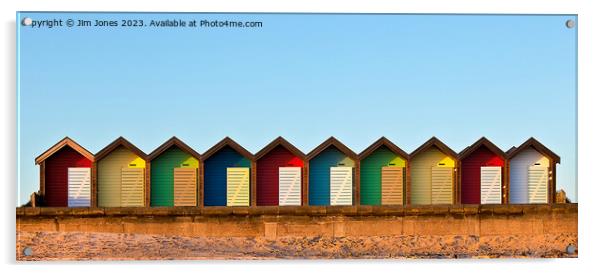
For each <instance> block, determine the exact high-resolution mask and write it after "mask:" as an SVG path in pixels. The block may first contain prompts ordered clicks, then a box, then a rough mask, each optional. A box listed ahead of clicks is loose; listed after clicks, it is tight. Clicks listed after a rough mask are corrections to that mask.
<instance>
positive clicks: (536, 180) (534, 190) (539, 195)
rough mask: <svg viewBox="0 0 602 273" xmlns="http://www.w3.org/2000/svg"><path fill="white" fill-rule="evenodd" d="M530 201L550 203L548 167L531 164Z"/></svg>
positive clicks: (528, 186)
mask: <svg viewBox="0 0 602 273" xmlns="http://www.w3.org/2000/svg"><path fill="white" fill-rule="evenodd" d="M527 191H528V194H529V195H528V198H529V200H528V202H529V204H533V203H548V168H547V167H542V166H530V167H529V172H528V182H527Z"/></svg>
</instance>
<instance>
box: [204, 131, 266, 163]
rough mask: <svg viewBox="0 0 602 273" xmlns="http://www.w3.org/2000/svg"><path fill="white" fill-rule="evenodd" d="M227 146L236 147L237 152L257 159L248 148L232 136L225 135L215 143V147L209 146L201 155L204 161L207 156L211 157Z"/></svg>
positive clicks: (251, 158)
mask: <svg viewBox="0 0 602 273" xmlns="http://www.w3.org/2000/svg"><path fill="white" fill-rule="evenodd" d="M226 146H229V147H230V148H232V149H234V150H235V151H236V152H238V153H239V154H241V155H242V156H244V157H246V158H248V159H250V160H254V159H255V157H254V156H253V154H252V153H250V152H249V151H247V149H245V148H243V147H242V146H240V144H238V143H236V141H234V140H232V139H231V138H230V137H225V138H224V139H222V140H221V141H220V142H218V143H217V144H215V145H213V147H211V148H209V150H207V151H206V152H205V153H203V155H202V156H201V158H202V160H203V161H204V160H206V159H207V158H210V157H211V156H212V155H213V154H215V153H216V152H218V151H219V150H221V149H222V148H224V147H226Z"/></svg>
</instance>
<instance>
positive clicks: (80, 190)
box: [67, 168, 90, 207]
mask: <svg viewBox="0 0 602 273" xmlns="http://www.w3.org/2000/svg"><path fill="white" fill-rule="evenodd" d="M67 184H68V186H67V187H68V189H67V190H68V193H67V196H68V198H67V206H69V207H89V206H90V168H68V169H67Z"/></svg>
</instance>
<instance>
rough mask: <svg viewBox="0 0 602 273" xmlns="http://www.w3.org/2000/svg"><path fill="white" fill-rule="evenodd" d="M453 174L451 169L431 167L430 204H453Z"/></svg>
mask: <svg viewBox="0 0 602 273" xmlns="http://www.w3.org/2000/svg"><path fill="white" fill-rule="evenodd" d="M453 174H454V169H453V168H450V167H433V169H432V170H431V179H432V180H431V200H432V201H431V203H432V204H453Z"/></svg>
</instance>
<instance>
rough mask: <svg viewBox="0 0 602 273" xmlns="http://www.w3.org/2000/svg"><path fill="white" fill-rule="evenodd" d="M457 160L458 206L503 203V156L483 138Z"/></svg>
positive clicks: (504, 178)
mask: <svg viewBox="0 0 602 273" xmlns="http://www.w3.org/2000/svg"><path fill="white" fill-rule="evenodd" d="M459 158H460V163H461V164H460V200H461V203H462V204H502V203H503V200H505V196H504V193H503V192H504V191H503V189H505V188H506V184H507V183H506V180H507V179H506V175H505V171H506V170H505V166H506V153H505V152H504V151H502V150H500V148H498V147H497V146H495V144H493V143H491V141H489V140H488V139H487V138H485V137H482V138H480V139H479V140H477V141H476V142H475V143H474V144H472V145H470V146H468V147H467V148H466V149H464V150H463V151H462V152H460V155H459Z"/></svg>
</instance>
